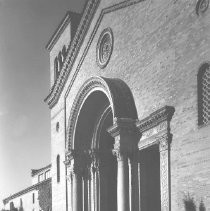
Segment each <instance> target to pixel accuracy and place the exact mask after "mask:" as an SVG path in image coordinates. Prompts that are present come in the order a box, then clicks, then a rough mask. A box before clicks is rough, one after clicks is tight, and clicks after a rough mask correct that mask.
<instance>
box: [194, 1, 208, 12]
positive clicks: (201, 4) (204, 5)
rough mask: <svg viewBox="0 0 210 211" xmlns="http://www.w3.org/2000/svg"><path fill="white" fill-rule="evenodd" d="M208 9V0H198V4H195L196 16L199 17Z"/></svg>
mask: <svg viewBox="0 0 210 211" xmlns="http://www.w3.org/2000/svg"><path fill="white" fill-rule="evenodd" d="M208 7H209V0H198V2H197V4H196V13H197V15H200V14H202V13H204V12H206V10H207V9H208Z"/></svg>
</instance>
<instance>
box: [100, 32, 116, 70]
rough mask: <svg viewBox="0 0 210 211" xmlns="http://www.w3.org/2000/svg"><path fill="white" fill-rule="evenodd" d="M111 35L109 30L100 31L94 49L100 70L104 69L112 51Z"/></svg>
mask: <svg viewBox="0 0 210 211" xmlns="http://www.w3.org/2000/svg"><path fill="white" fill-rule="evenodd" d="M113 43H114V39H113V33H112V30H111V28H106V29H104V30H103V31H102V33H101V35H100V37H99V40H98V44H97V47H96V61H97V64H98V65H99V67H100V68H104V67H106V65H107V64H108V62H109V59H110V57H111V54H112V50H113Z"/></svg>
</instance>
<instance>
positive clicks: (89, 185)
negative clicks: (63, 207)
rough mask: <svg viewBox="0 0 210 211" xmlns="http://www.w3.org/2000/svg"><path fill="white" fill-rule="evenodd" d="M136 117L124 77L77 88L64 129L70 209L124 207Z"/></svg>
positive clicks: (99, 210) (107, 210) (102, 210)
mask: <svg viewBox="0 0 210 211" xmlns="http://www.w3.org/2000/svg"><path fill="white" fill-rule="evenodd" d="M136 119H137V112H136V108H135V104H134V100H133V96H132V94H131V91H130V89H129V87H128V86H127V85H126V84H125V83H124V82H123V81H122V80H120V79H107V78H101V77H93V78H90V79H89V80H88V81H86V82H85V83H84V85H83V86H82V87H81V89H80V90H79V92H78V94H77V96H76V98H75V101H74V104H73V106H72V110H71V114H70V118H69V124H68V129H67V137H68V140H67V146H66V148H67V154H66V163H67V168H68V172H70V175H71V176H70V184H69V186H70V188H69V192H70V193H69V194H70V195H71V197H70V210H72V211H90V210H91V211H116V210H121V211H123V210H125V211H128V209H129V170H128V154H129V153H130V152H131V151H132V150H135V149H137V137H136V130H135V121H136ZM113 125H114V126H113ZM110 127H112V129H111V130H109V132H110V131H111V134H112V136H113V137H112V136H110V134H109V132H108V129H109V128H110ZM131 131H132V132H131ZM121 142H122V143H121ZM128 142H129V143H128ZM113 151H115V154H116V155H117V158H118V159H116V157H115V156H114V155H113ZM116 152H117V153H116ZM130 179H131V178H130Z"/></svg>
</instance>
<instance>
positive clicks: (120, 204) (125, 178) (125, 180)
mask: <svg viewBox="0 0 210 211" xmlns="http://www.w3.org/2000/svg"><path fill="white" fill-rule="evenodd" d="M113 152H114V154H115V155H116V156H117V161H118V165H117V210H118V211H128V210H129V207H130V203H129V169H128V156H127V154H126V153H123V152H120V151H117V150H116V151H113Z"/></svg>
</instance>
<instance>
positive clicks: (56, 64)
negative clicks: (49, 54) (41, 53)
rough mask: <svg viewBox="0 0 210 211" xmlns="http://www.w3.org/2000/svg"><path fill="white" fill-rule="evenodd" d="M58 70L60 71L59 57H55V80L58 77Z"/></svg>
mask: <svg viewBox="0 0 210 211" xmlns="http://www.w3.org/2000/svg"><path fill="white" fill-rule="evenodd" d="M58 72H59V62H58V58H57V57H55V60H54V75H55V80H56V78H57V77H58Z"/></svg>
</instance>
